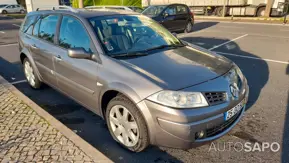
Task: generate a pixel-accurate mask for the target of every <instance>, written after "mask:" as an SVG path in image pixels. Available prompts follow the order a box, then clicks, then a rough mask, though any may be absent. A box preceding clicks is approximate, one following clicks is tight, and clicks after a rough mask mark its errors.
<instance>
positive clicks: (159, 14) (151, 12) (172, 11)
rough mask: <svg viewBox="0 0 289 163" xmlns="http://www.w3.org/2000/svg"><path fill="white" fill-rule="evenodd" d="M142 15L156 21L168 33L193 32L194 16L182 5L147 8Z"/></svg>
mask: <svg viewBox="0 0 289 163" xmlns="http://www.w3.org/2000/svg"><path fill="white" fill-rule="evenodd" d="M142 14H144V15H146V16H149V17H151V18H152V19H154V20H156V21H157V22H159V23H160V24H162V25H163V26H164V27H166V28H167V29H168V30H169V31H184V32H191V31H192V30H193V25H194V14H193V13H192V12H191V11H190V9H189V7H188V6H187V5H184V4H170V5H155V6H149V7H148V8H146V9H145V10H144V11H143V12H142Z"/></svg>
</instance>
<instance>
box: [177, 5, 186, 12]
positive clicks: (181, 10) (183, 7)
mask: <svg viewBox="0 0 289 163" xmlns="http://www.w3.org/2000/svg"><path fill="white" fill-rule="evenodd" d="M187 13H188V10H187V7H186V6H183V5H178V6H177V14H187Z"/></svg>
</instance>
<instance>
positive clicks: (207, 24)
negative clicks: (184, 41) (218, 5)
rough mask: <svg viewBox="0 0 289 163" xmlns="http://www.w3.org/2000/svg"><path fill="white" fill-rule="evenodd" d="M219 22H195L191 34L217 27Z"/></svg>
mask: <svg viewBox="0 0 289 163" xmlns="http://www.w3.org/2000/svg"><path fill="white" fill-rule="evenodd" d="M218 23H219V22H195V24H194V26H193V32H197V31H201V30H204V29H207V28H210V27H212V26H215V25H217V24H218Z"/></svg>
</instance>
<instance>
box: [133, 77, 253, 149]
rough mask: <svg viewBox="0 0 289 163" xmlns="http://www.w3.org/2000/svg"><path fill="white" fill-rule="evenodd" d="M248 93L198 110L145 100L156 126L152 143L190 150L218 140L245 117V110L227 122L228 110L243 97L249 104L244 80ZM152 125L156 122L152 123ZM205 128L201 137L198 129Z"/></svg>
mask: <svg viewBox="0 0 289 163" xmlns="http://www.w3.org/2000/svg"><path fill="white" fill-rule="evenodd" d="M243 89H244V94H243V95H242V96H240V97H239V98H238V100H232V101H228V102H226V103H222V104H219V105H214V106H208V107H205V108H197V109H182V110H181V109H173V108H169V107H166V106H162V105H159V104H156V103H154V102H151V101H148V100H145V101H143V102H141V103H140V104H139V105H142V107H144V106H145V107H147V108H148V109H149V112H150V115H151V117H150V118H149V119H150V121H153V125H151V126H149V128H152V130H151V132H150V133H151V135H150V136H151V139H152V144H154V145H159V146H166V147H173V148H182V149H189V148H192V147H197V146H200V145H203V144H205V143H208V142H210V141H213V140H215V139H218V138H220V137H222V136H223V135H225V134H227V133H228V132H229V131H230V130H231V129H232V128H233V127H234V126H235V125H236V124H237V123H238V122H239V121H240V119H241V118H242V116H243V114H244V112H245V105H244V107H243V108H242V110H241V111H240V112H239V113H237V114H236V115H235V116H234V117H232V118H231V119H229V120H227V121H225V119H224V113H225V112H227V111H228V110H230V109H231V108H233V107H234V106H236V105H237V104H238V103H240V102H241V101H242V100H245V104H246V103H247V99H248V94H249V87H248V85H247V82H245V83H244V87H243ZM150 124H152V123H150ZM200 131H204V133H205V136H204V137H202V138H198V137H197V136H196V135H197V133H198V132H200Z"/></svg>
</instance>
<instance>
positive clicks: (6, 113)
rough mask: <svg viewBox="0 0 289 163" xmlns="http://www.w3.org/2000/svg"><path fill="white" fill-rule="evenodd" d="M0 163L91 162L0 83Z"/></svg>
mask: <svg viewBox="0 0 289 163" xmlns="http://www.w3.org/2000/svg"><path fill="white" fill-rule="evenodd" d="M0 162H1V163H6V162H92V160H91V158H89V157H88V156H87V155H86V154H85V153H84V152H83V151H81V150H80V149H79V148H78V147H77V146H75V145H74V143H73V142H71V141H70V140H69V139H67V138H66V137H65V136H64V135H62V134H61V133H60V132H59V131H57V130H56V129H54V128H53V127H52V126H50V125H49V124H48V122H46V121H45V120H44V119H43V118H42V117H40V116H39V115H38V114H36V112H35V111H34V110H33V109H31V108H30V107H29V106H28V105H26V104H25V103H23V102H22V101H21V100H20V99H18V98H17V97H16V96H15V95H14V94H13V93H12V92H11V91H10V90H9V89H7V88H6V87H4V86H3V85H1V84H0Z"/></svg>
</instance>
